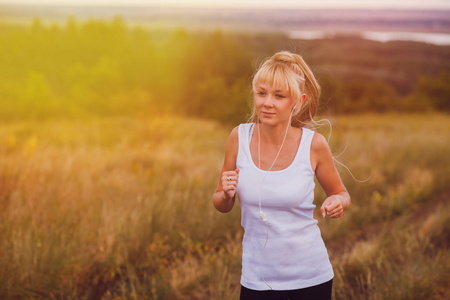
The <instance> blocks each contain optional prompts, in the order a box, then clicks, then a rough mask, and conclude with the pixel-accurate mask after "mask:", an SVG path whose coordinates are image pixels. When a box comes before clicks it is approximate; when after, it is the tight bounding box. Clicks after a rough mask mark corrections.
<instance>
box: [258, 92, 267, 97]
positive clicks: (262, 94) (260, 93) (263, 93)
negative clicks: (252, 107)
mask: <svg viewBox="0 0 450 300" xmlns="http://www.w3.org/2000/svg"><path fill="white" fill-rule="evenodd" d="M257 94H258V95H260V96H264V95H265V94H266V93H265V92H257Z"/></svg>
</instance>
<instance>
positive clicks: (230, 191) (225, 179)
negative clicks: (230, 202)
mask: <svg viewBox="0 0 450 300" xmlns="http://www.w3.org/2000/svg"><path fill="white" fill-rule="evenodd" d="M238 182H239V169H236V170H234V171H225V172H223V173H222V190H223V193H224V195H225V198H227V199H232V198H233V197H234V196H235V195H236V190H237V185H238Z"/></svg>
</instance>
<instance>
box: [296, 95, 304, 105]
mask: <svg viewBox="0 0 450 300" xmlns="http://www.w3.org/2000/svg"><path fill="white" fill-rule="evenodd" d="M305 100H306V94H302V95H301V96H300V101H301V102H302V105H303V103H304V102H305ZM296 106H297V105H296Z"/></svg>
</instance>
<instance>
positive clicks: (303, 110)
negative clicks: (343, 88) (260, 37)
mask: <svg viewBox="0 0 450 300" xmlns="http://www.w3.org/2000/svg"><path fill="white" fill-rule="evenodd" d="M258 83H263V84H269V85H271V86H277V87H279V88H281V89H283V90H286V91H288V92H289V93H290V95H291V96H292V97H293V98H294V99H295V100H296V101H297V102H296V103H297V104H296V105H297V108H296V109H295V110H294V113H293V115H292V120H291V125H292V126H294V127H304V126H305V125H309V124H310V122H314V121H313V118H314V115H315V114H316V111H317V107H318V105H319V97H320V86H319V83H318V82H317V80H316V78H315V77H314V74H313V73H312V71H311V69H310V68H309V67H308V65H307V64H306V63H305V61H304V60H303V58H302V57H301V56H300V55H298V54H294V53H291V52H289V51H281V52H278V53H275V54H274V55H273V56H272V57H271V58H268V59H266V60H265V61H264V62H263V63H262V65H261V67H259V69H258V71H257V72H256V74H255V76H254V77H253V82H252V86H253V92H255V86H256V84H258ZM302 94H306V100H305V102H304V103H303V104H302V105H301V107H300V106H299V105H298V104H299V103H300V101H301V95H302ZM249 121H250V122H254V123H256V122H258V116H257V115H256V111H255V107H254V106H253V110H252V115H251V116H250V120H249Z"/></svg>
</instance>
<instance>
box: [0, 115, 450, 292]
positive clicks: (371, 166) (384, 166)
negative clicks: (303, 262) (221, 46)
mask: <svg viewBox="0 0 450 300" xmlns="http://www.w3.org/2000/svg"><path fill="white" fill-rule="evenodd" d="M332 122H333V124H334V127H333V130H334V132H333V135H332V139H331V141H330V142H331V146H332V148H333V150H334V152H335V153H339V152H340V151H341V150H343V149H344V148H345V144H346V142H347V140H348V147H347V150H346V151H345V152H344V154H343V155H341V156H340V157H339V158H338V159H339V160H340V161H342V162H343V163H345V164H346V166H348V167H349V168H350V169H351V170H352V172H353V174H354V175H355V176H356V177H358V178H359V179H364V178H365V177H368V176H371V177H370V180H369V181H367V182H365V183H359V182H356V181H354V180H353V179H352V178H351V176H350V175H349V173H348V172H347V171H345V170H344V169H342V170H340V172H341V174H342V177H343V180H344V182H345V184H346V185H347V187H348V189H349V191H350V193H351V195H352V199H353V203H352V208H351V209H350V210H349V211H348V213H347V214H346V216H345V217H344V218H342V219H340V220H329V219H320V222H319V225H320V227H321V229H322V233H323V236H324V239H325V242H326V243H327V245H328V248H329V251H330V256H331V260H332V263H333V265H334V267H335V273H336V277H335V285H334V290H333V293H334V297H335V298H336V299H413V298H417V297H418V298H427V297H428V298H432V297H435V298H436V299H439V297H440V291H441V290H442V287H443V282H444V283H445V278H446V277H445V276H446V274H448V271H449V264H448V261H450V260H449V252H448V246H449V245H448V242H447V239H446V237H448V235H449V233H450V229H449V227H448V225H447V224H450V223H449V222H448V221H449V218H450V214H449V210H448V209H447V208H446V207H445V205H443V204H442V203H443V201H444V200H442V199H441V200H439V199H440V198H439V197H441V198H442V197H443V196H442V195H443V193H444V195H445V193H446V191H448V187H447V186H446V183H447V182H448V179H449V178H448V177H449V174H450V172H449V164H448V162H447V161H446V159H447V156H448V155H447V153H448V152H449V148H450V144H449V142H448V139H447V133H448V130H449V127H450V118H449V117H448V116H446V115H439V114H434V115H427V116H420V115H412V116H397V115H387V116H380V115H379V116H372V115H366V116H360V117H356V116H353V117H340V118H337V119H332ZM230 129H231V128H224V127H223V126H221V125H219V124H217V123H214V122H210V121H202V120H193V119H191V120H189V119H181V118H176V117H158V118H149V119H143V118H138V119H132V118H103V119H85V120H77V121H74V120H47V121H39V122H38V121H14V122H8V123H2V124H0V205H1V207H2V209H1V210H0V219H1V221H0V253H1V255H0V265H1V266H2V267H1V268H0V298H2V299H237V298H238V294H239V277H240V259H241V257H240V255H241V246H240V243H241V237H242V230H241V228H240V222H239V218H240V213H239V207H238V206H237V207H235V208H234V209H233V211H232V212H231V213H230V214H220V213H218V212H217V211H215V210H214V208H213V206H212V204H211V196H212V192H213V191H214V189H215V187H216V184H217V180H218V177H219V170H220V167H221V164H222V159H223V151H224V146H225V142H226V139H227V135H228V133H229V130H230ZM316 196H317V203H316V204H318V205H320V203H321V201H322V200H323V199H324V197H323V196H324V194H323V191H321V190H320V189H317V193H316ZM444 198H445V197H444ZM430 199H438V200H435V201H432V203H434V204H433V205H432V206H430V205H431V204H430V205H429V201H430ZM430 203H431V202H430Z"/></svg>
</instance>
